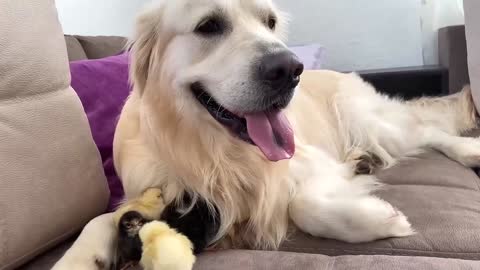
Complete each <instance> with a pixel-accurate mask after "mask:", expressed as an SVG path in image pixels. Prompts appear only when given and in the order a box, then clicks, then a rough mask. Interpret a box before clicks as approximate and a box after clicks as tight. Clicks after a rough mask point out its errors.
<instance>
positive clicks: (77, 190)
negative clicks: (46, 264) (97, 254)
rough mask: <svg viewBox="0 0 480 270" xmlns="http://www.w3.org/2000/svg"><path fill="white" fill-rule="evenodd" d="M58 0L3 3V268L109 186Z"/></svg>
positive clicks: (90, 206) (65, 226)
mask: <svg viewBox="0 0 480 270" xmlns="http://www.w3.org/2000/svg"><path fill="white" fill-rule="evenodd" d="M69 84H70V76H69V70H68V61H67V51H66V46H65V40H64V38H63V34H62V29H61V27H60V23H59V22H58V16H57V13H56V10H55V2H54V0H37V1H18V0H4V1H0V184H1V188H0V269H2V270H6V269H14V268H16V267H17V266H19V265H20V264H22V263H24V262H26V261H28V260H30V259H31V258H33V257H34V256H36V255H38V254H40V253H42V252H44V251H46V250H48V249H50V248H51V247H52V246H54V245H56V244H58V243H60V242H62V241H64V240H65V239H66V238H68V237H69V236H71V235H72V234H73V233H75V232H77V231H79V230H80V229H81V228H82V227H83V226H84V225H85V224H86V223H87V222H88V221H89V220H91V219H92V218H93V217H95V216H97V215H98V214H100V213H102V212H104V211H105V209H106V206H107V202H108V195H109V194H108V188H107V185H106V184H105V183H106V180H105V176H104V174H103V171H102V167H101V162H100V156H99V153H98V150H97V149H96V147H95V144H94V143H93V139H92V135H91V132H90V129H89V126H88V122H87V118H86V116H85V114H84V112H83V110H82V107H81V104H80V101H79V99H78V97H77V95H76V94H75V92H73V90H72V89H71V88H70V87H69Z"/></svg>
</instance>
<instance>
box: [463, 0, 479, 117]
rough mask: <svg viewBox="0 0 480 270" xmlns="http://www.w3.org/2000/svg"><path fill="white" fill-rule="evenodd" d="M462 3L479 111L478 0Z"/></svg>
mask: <svg viewBox="0 0 480 270" xmlns="http://www.w3.org/2000/svg"><path fill="white" fill-rule="evenodd" d="M464 5H465V32H466V36H467V48H468V64H469V66H468V69H469V72H470V83H471V85H472V91H473V97H474V100H475V103H476V105H477V110H479V111H480V1H478V0H465V1H464Z"/></svg>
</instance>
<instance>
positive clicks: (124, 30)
mask: <svg viewBox="0 0 480 270" xmlns="http://www.w3.org/2000/svg"><path fill="white" fill-rule="evenodd" d="M149 1H150V0H56V5H57V9H58V13H59V18H60V22H61V23H62V26H63V31H64V32H65V33H66V34H76V35H120V36H128V35H130V34H131V33H132V30H133V23H134V19H135V15H136V13H137V12H138V11H139V10H140V9H141V7H142V6H143V5H144V4H145V3H146V2H149ZM172 1H173V0H172Z"/></svg>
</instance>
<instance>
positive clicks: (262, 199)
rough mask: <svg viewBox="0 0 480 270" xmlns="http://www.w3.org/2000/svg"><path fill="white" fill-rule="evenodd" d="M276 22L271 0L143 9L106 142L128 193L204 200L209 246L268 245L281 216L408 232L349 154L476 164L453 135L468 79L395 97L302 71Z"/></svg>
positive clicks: (329, 230) (349, 230) (354, 231)
mask: <svg viewBox="0 0 480 270" xmlns="http://www.w3.org/2000/svg"><path fill="white" fill-rule="evenodd" d="M286 25H287V17H286V16H285V14H284V13H282V12H280V11H279V10H278V9H277V7H276V6H275V4H274V3H273V2H272V1H271V0H230V1H222V0H208V1H207V0H177V1H166V0H161V1H157V3H155V4H154V6H153V7H149V8H148V9H146V11H145V12H143V13H142V14H141V16H140V17H139V18H138V21H137V28H136V35H135V37H134V38H133V41H132V43H131V56H132V59H131V67H130V69H131V80H132V82H133V86H134V87H133V88H134V89H133V92H132V93H131V95H130V97H129V98H128V100H127V101H126V104H125V106H124V108H123V111H122V113H121V117H120V119H119V122H118V126H117V130H116V134H115V140H114V160H115V167H116V170H117V172H118V174H119V175H120V177H121V179H122V182H123V185H124V189H125V192H126V197H127V199H135V198H137V197H139V196H141V194H142V193H143V192H145V191H146V190H148V189H150V188H159V189H161V190H162V197H163V200H164V203H165V204H166V205H168V204H170V203H174V202H175V201H177V200H178V198H181V197H183V196H185V194H189V195H192V198H202V200H204V201H205V202H207V203H208V204H209V205H211V206H212V207H215V209H217V211H218V215H219V217H220V218H219V220H220V221H221V222H220V224H219V228H218V231H217V234H216V236H215V237H213V238H212V241H211V243H210V244H213V245H215V246H217V247H234V248H251V249H268V250H274V249H277V248H279V246H280V244H281V243H282V241H283V240H284V239H285V237H286V235H287V230H288V228H289V226H295V227H296V228H298V229H299V230H301V231H303V232H306V233H308V234H311V235H313V236H316V237H325V238H332V239H337V240H341V241H346V242H349V243H360V242H368V241H373V240H376V239H383V238H389V237H407V236H411V235H413V234H414V233H415V231H414V229H413V228H412V226H411V224H410V223H409V221H408V219H407V217H406V216H405V215H404V214H403V213H402V212H401V211H400V210H398V209H396V208H395V207H394V206H392V205H391V204H390V203H388V202H386V201H384V200H382V199H380V198H378V197H376V196H374V195H372V192H373V191H374V190H376V189H378V188H379V187H380V186H381V184H380V183H379V182H378V181H377V179H376V178H375V176H373V175H369V174H358V172H359V171H360V172H365V169H364V167H365V164H363V163H360V167H361V168H363V169H361V170H358V165H359V162H363V160H365V158H364V157H374V158H371V160H373V161H374V162H373V163H375V164H376V166H379V167H381V168H379V169H383V168H388V167H391V166H392V165H394V164H395V162H397V161H398V160H400V159H402V158H404V157H408V156H412V155H415V154H417V153H419V152H421V151H422V150H424V149H434V150H438V151H440V152H442V153H444V154H445V155H446V156H448V157H450V158H451V159H453V160H455V161H458V162H459V163H461V164H463V165H465V166H478V165H480V140H478V139H477V138H463V137H460V134H461V133H462V132H465V131H468V130H470V129H473V128H475V127H476V126H477V114H476V110H475V108H474V105H473V101H472V97H471V93H470V89H469V87H465V89H463V90H462V91H461V92H459V93H458V94H455V95H452V96H447V97H438V98H421V99H417V100H413V101H402V100H399V99H392V98H389V97H387V96H384V95H381V94H379V93H378V92H377V91H376V90H375V89H374V88H373V87H372V86H371V85H369V84H368V83H366V82H364V81H363V80H362V79H361V78H360V77H359V76H357V75H356V74H354V73H351V74H344V73H337V72H333V71H326V70H322V71H304V67H303V65H302V63H301V62H300V61H299V60H298V58H297V57H296V56H295V55H294V54H293V53H292V52H290V51H289V50H288V48H287V46H286V45H285V37H286ZM366 167H367V171H366V172H367V173H369V172H371V170H370V169H369V167H368V166H366ZM101 218H102V217H100V218H98V219H101ZM92 223H95V220H94V221H92ZM94 225H95V224H94ZM91 227H92V226H89V228H90V230H91V229H92V228H91ZM115 230H116V227H115V226H112V224H111V223H110V222H103V223H101V222H100V223H98V222H97V223H96V227H95V233H90V235H91V236H90V237H89V236H88V235H84V236H85V237H84V238H85V239H83V240H84V241H82V242H79V243H78V244H75V245H74V246H73V247H72V250H73V251H72V252H74V253H75V254H76V258H80V257H81V258H82V259H78V260H76V261H75V262H72V263H70V265H69V267H70V268H68V269H87V268H85V267H84V268H82V266H83V265H87V263H88V262H89V263H92V262H93V261H95V260H96V261H101V262H102V265H108V264H109V263H110V262H111V257H112V256H111V252H110V251H111V250H112V248H111V244H110V243H111V242H112V239H111V238H110V239H98V238H95V235H96V234H99V233H100V232H101V234H102V235H105V236H111V235H113V236H112V237H114V235H115V234H112V233H111V232H112V231H115ZM89 238H90V240H91V241H90V242H88V241H87V240H89ZM67 264H68V263H67ZM97 265H98V264H97ZM58 269H62V268H58ZM147 270H148V269H147Z"/></svg>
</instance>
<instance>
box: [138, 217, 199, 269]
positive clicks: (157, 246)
mask: <svg viewBox="0 0 480 270" xmlns="http://www.w3.org/2000/svg"><path fill="white" fill-rule="evenodd" d="M140 239H141V241H142V243H143V253H142V259H141V261H140V263H141V265H142V266H143V267H144V269H148V270H191V269H192V268H193V264H194V263H195V256H194V255H193V245H192V243H191V242H190V240H189V239H188V238H187V237H186V236H184V235H183V234H180V233H178V232H177V231H176V230H174V229H172V228H170V227H169V226H168V225H167V224H166V223H164V222H160V221H152V222H150V223H147V224H145V225H144V226H143V227H142V229H141V230H140Z"/></svg>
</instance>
